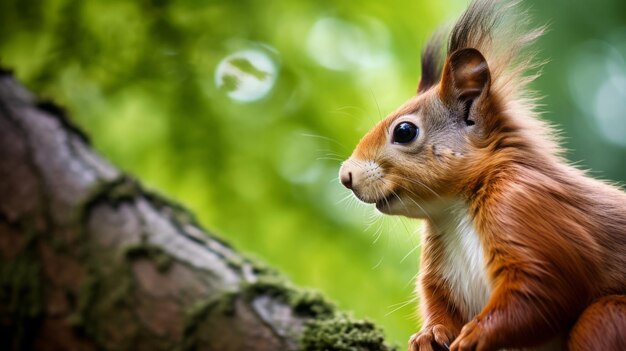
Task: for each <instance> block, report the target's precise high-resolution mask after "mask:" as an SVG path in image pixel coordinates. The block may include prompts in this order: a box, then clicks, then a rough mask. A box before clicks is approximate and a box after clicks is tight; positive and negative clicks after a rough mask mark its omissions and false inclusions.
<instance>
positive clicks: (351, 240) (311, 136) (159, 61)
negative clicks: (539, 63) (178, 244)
mask: <svg viewBox="0 0 626 351" xmlns="http://www.w3.org/2000/svg"><path fill="white" fill-rule="evenodd" d="M465 5H466V2H465V1H463V0H446V1H426V0H419V1H401V0H387V1H384V2H382V1H378V0H364V1H359V2H355V1H328V0H315V1H313V0H302V1H289V0H274V1H251V0H238V1H215V0H213V1H212V0H209V1H199V0H181V1H177V2H170V1H165V0H141V1H125V0H109V1H103V0H101V1H95V0H94V1H80V0H49V1H45V0H0V63H1V64H2V65H4V66H8V67H11V68H13V69H14V70H15V72H16V75H17V77H18V78H19V79H21V80H22V81H24V82H25V83H26V84H27V85H28V86H29V87H30V88H31V89H33V90H34V91H35V92H36V93H37V94H39V95H40V96H44V97H47V98H51V99H54V100H55V101H57V102H59V103H61V104H63V105H65V106H67V108H68V109H69V110H70V112H71V114H72V116H73V117H74V118H75V120H76V121H77V122H78V123H79V124H80V125H81V126H82V127H83V128H84V129H86V130H87V131H88V133H89V134H90V135H91V137H92V139H93V143H94V144H95V147H96V148H97V149H99V150H100V151H101V152H102V153H103V154H104V155H106V157H108V158H109V159H111V160H112V161H113V162H114V163H115V164H116V165H118V166H119V167H121V168H123V169H125V170H128V171H130V172H132V173H134V174H135V175H136V176H137V177H138V178H140V179H141V180H142V181H143V182H144V183H146V184H148V185H149V186H150V187H152V188H154V189H156V190H158V191H159V192H162V193H165V194H166V195H168V196H171V197H174V198H176V199H178V200H179V201H180V202H182V203H184V204H185V205H187V206H189V207H190V208H191V209H192V210H193V211H194V212H195V213H196V214H197V215H198V217H199V218H200V220H201V222H202V223H204V225H206V226H207V227H208V228H212V229H213V230H215V231H216V232H218V233H219V234H220V235H222V236H223V237H225V238H227V239H228V240H229V241H231V242H233V243H234V244H235V245H236V246H237V247H239V248H241V249H243V250H245V251H247V252H251V253H254V254H255V255H257V256H259V257H261V258H262V259H264V260H266V261H268V262H269V263H271V264H273V265H276V266H278V267H279V268H280V269H282V270H283V271H284V272H286V273H287V274H288V275H289V276H290V277H291V278H292V279H293V280H294V281H296V282H297V283H299V284H301V285H306V286H312V287H317V288H319V289H320V290H322V291H323V292H324V293H326V294H327V295H329V296H330V297H331V298H332V299H334V300H336V301H337V302H338V303H339V304H340V306H341V307H343V308H346V309H350V310H353V311H354V313H355V314H356V315H357V316H359V317H370V318H372V319H374V320H375V321H377V322H379V323H381V324H382V325H383V326H385V328H386V331H387V334H388V335H389V336H390V337H391V339H392V340H395V341H397V342H399V343H400V344H404V343H405V341H406V340H407V338H408V336H409V335H410V334H411V333H413V332H414V331H416V329H417V328H418V324H419V323H418V320H417V317H415V313H414V310H415V306H416V304H415V301H414V294H413V292H412V291H413V285H414V276H415V275H416V273H417V271H418V257H419V250H418V247H417V245H418V243H419V223H418V222H414V221H408V220H403V219H398V218H391V219H385V218H382V217H380V216H378V215H376V214H375V213H374V210H373V209H372V208H369V207H367V206H364V205H358V204H356V203H355V201H354V200H352V199H345V200H342V199H344V198H345V197H346V196H348V194H349V193H348V192H347V191H346V190H345V189H342V188H341V187H340V186H339V185H338V182H337V180H336V174H337V170H338V167H339V164H340V161H341V160H342V159H344V158H345V157H347V156H348V155H349V154H350V152H351V149H352V147H353V146H354V145H355V144H356V142H357V141H358V139H359V138H360V136H361V135H363V133H364V132H365V131H367V129H368V128H369V127H370V126H372V125H373V124H374V123H375V122H376V121H377V120H379V119H380V118H381V117H382V116H383V115H384V114H386V113H387V112H389V111H391V110H393V109H394V108H395V107H396V106H398V105H399V104H401V103H402V102H403V101H405V100H406V99H408V98H409V97H410V96H411V95H413V93H414V91H415V87H416V84H417V81H418V78H419V64H418V61H419V52H420V48H421V46H422V45H423V43H424V41H425V39H427V37H428V35H429V34H430V33H432V32H433V31H434V30H435V28H436V27H437V26H438V25H439V24H441V23H451V21H453V20H454V18H455V17H456V16H457V15H458V14H460V12H461V11H462V10H463V9H464V7H465ZM524 7H528V8H531V14H532V15H533V17H534V20H533V23H536V24H543V23H546V22H550V23H551V31H550V32H549V33H548V34H547V35H546V36H545V37H544V38H542V39H541V41H540V42H539V48H540V49H541V58H548V59H550V60H551V62H550V63H549V64H548V65H547V66H546V67H545V70H544V75H543V77H542V78H540V79H539V80H538V81H537V82H536V83H535V85H534V87H535V88H536V89H537V90H539V91H541V92H542V94H544V95H545V96H546V98H545V99H544V100H543V102H544V103H545V106H546V107H545V108H544V110H546V111H547V113H546V114H545V117H546V118H548V119H550V120H553V121H555V122H557V123H558V124H559V126H561V127H562V129H563V131H564V133H563V134H564V135H565V136H567V139H566V145H567V147H568V148H570V149H571V150H573V151H571V152H570V153H569V154H568V156H569V157H570V158H571V159H572V160H576V161H579V160H580V161H581V163H580V164H581V165H582V166H584V167H590V168H592V169H593V170H595V171H597V172H594V173H593V174H595V175H599V176H600V177H603V178H609V179H613V180H616V181H623V180H625V179H626V162H625V160H626V112H625V111H626V106H625V105H624V104H625V103H626V2H624V1H623V0H602V1H595V2H587V1H581V0H578V1H567V0H556V1H540V0H533V1H527V2H525V3H524Z"/></svg>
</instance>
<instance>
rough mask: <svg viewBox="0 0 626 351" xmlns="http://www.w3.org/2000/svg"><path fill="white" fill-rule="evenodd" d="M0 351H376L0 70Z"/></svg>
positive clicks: (368, 337)
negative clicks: (99, 150)
mask: <svg viewBox="0 0 626 351" xmlns="http://www.w3.org/2000/svg"><path fill="white" fill-rule="evenodd" d="M120 142H123V141H120ZM0 349H2V350H21V349H50V350H96V349H103V350H120V349H122V350H123V349H128V350H171V349H175V350H194V349H198V350H220V351H222V350H388V349H389V347H388V346H387V345H386V344H385V343H384V341H383V338H382V333H381V332H380V330H379V329H377V328H376V327H375V326H373V325H372V324H371V323H369V322H365V321H358V320H353V319H351V318H350V317H348V316H346V315H345V314H344V313H342V312H338V311H336V310H335V308H334V306H332V305H331V304H330V303H328V302H327V301H326V300H324V299H323V298H322V297H321V296H319V295H318V294H316V293H313V292H310V291H305V290H300V289H296V288H293V287H292V286H291V285H290V284H289V283H288V282H286V281H285V280H284V279H283V278H281V276H280V275H279V274H278V273H277V272H276V271H274V270H273V269H271V268H269V267H266V266H264V265H262V264H260V263H257V262H253V261H252V260H250V259H248V258H246V257H244V256H242V255H241V254H240V253H238V252H237V251H235V250H234V249H233V248H232V247H230V246H229V245H228V244H226V243H224V242H223V241H221V240H220V239H218V238H216V237H215V236H213V235H211V234H209V233H207V232H206V231H205V230H203V229H202V228H201V226H200V225H199V224H198V223H197V222H196V221H195V220H194V217H193V215H192V214H190V213H189V212H187V211H186V210H185V209H184V208H182V207H181V206H179V205H177V204H174V203H172V202H171V201H169V200H166V199H163V198H161V197H159V196H157V195H155V194H153V193H150V192H147V191H146V190H144V189H143V188H142V187H141V185H140V184H139V183H138V182H137V181H135V180H134V179H132V178H131V177H129V176H128V175H125V174H124V173H122V172H120V171H119V170H117V169H116V168H114V167H112V166H111V165H110V164H108V163H107V162H106V161H105V160H103V159H102V158H101V157H100V156H99V155H97V154H96V153H95V152H94V151H93V150H92V149H91V148H90V146H89V141H88V138H87V137H86V136H85V134H83V133H82V132H81V131H80V130H79V129H78V128H77V127H75V126H74V125H73V124H72V123H71V121H70V120H69V119H68V118H67V117H66V116H65V115H64V113H63V110H62V109H60V108H58V107H57V106H56V105H54V104H52V103H49V102H41V101H38V100H37V99H36V97H34V96H33V95H31V93H29V92H28V91H27V90H26V89H25V88H24V87H22V86H21V85H20V84H19V83H17V82H16V81H15V80H14V79H13V78H12V76H11V74H10V73H9V72H7V71H0Z"/></svg>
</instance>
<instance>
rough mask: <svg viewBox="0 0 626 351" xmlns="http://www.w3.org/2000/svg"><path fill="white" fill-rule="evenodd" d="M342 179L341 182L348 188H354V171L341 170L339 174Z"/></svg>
mask: <svg viewBox="0 0 626 351" xmlns="http://www.w3.org/2000/svg"><path fill="white" fill-rule="evenodd" d="M339 178H340V179H341V184H343V186H345V187H346V188H348V189H352V172H349V171H348V172H341V175H340V176H339Z"/></svg>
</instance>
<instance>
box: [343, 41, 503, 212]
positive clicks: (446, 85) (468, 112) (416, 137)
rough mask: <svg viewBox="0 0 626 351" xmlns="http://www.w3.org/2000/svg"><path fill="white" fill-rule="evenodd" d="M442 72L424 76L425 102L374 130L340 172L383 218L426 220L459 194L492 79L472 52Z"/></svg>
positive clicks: (451, 59)
mask: <svg viewBox="0 0 626 351" xmlns="http://www.w3.org/2000/svg"><path fill="white" fill-rule="evenodd" d="M422 60H424V58H422ZM439 71H441V70H431V71H430V72H424V69H423V73H422V80H421V81H420V85H419V88H418V95H417V96H415V97H414V98H412V99H410V100H409V101H407V102H406V103H405V104H404V105H402V106H401V107H400V108H399V109H397V110H396V111H395V112H393V113H391V114H390V115H389V116H387V117H386V118H385V119H384V120H382V121H381V122H379V123H378V124H377V125H376V126H374V128H373V129H371V130H370V131H369V132H368V133H367V134H366V135H365V136H364V137H363V138H362V139H361V141H360V142H359V144H358V145H357V147H356V149H355V150H354V152H353V153H352V156H351V157H350V158H349V159H348V160H347V161H345V162H344V163H343V165H342V166H341V169H340V171H339V178H340V180H341V182H342V183H343V184H344V185H345V186H346V187H347V188H349V189H351V190H352V191H353V192H354V194H355V195H356V196H357V197H358V198H359V199H360V200H362V201H364V202H366V203H375V204H376V207H377V208H378V210H380V211H381V212H383V213H387V214H399V215H404V216H408V217H417V218H422V217H424V216H426V214H427V213H431V211H434V212H437V210H436V208H433V207H436V206H446V204H445V203H446V202H447V201H446V199H450V198H454V197H455V196H456V195H457V194H456V193H457V192H458V191H459V189H458V185H459V184H460V183H461V182H460V179H458V177H459V176H461V175H460V174H459V167H460V166H461V165H462V163H463V162H464V158H465V157H466V155H469V154H472V153H473V150H472V148H473V146H472V143H471V142H470V140H471V139H472V135H475V134H479V133H480V129H481V124H482V121H483V116H482V114H483V111H484V110H485V106H486V105H487V104H488V101H487V100H488V99H489V88H490V82H491V75H490V72H489V67H488V65H487V61H486V59H485V58H484V57H483V55H482V54H481V53H480V52H479V51H478V50H476V49H471V48H465V49H460V50H457V51H455V52H454V53H452V54H451V55H449V56H448V57H447V59H446V61H445V64H444V67H443V72H442V73H441V74H439ZM432 75H436V76H437V79H433V77H432ZM439 77H440V79H439Z"/></svg>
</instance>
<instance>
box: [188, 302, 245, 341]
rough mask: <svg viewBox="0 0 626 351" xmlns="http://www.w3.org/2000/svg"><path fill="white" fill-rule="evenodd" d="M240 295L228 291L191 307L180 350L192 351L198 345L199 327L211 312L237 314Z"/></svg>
mask: <svg viewBox="0 0 626 351" xmlns="http://www.w3.org/2000/svg"><path fill="white" fill-rule="evenodd" d="M238 296H239V295H238V294H237V293H235V292H227V293H224V294H223V295H221V296H220V297H219V298H213V299H207V300H203V301H199V302H197V303H195V304H194V305H192V306H191V308H189V310H188V311H187V313H186V316H185V324H184V328H183V339H182V341H181V343H180V346H179V347H178V348H177V350H178V351H192V350H196V349H197V347H198V328H199V327H200V326H201V325H202V322H203V321H205V320H206V319H207V318H208V316H209V314H211V313H222V314H224V315H228V316H232V315H234V314H235V302H236V299H237V297H238Z"/></svg>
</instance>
